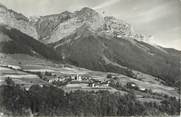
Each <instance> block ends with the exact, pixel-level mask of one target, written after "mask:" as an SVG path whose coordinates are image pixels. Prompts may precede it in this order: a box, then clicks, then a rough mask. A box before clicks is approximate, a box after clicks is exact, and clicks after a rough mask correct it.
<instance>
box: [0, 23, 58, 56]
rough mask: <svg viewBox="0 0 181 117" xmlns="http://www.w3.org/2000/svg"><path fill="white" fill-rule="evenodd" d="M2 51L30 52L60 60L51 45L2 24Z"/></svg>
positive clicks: (0, 31) (0, 32)
mask: <svg viewBox="0 0 181 117" xmlns="http://www.w3.org/2000/svg"><path fill="white" fill-rule="evenodd" d="M0 52H1V53H7V54H28V55H32V56H39V57H40V56H42V57H45V58H48V59H51V60H59V59H58V56H57V55H56V53H55V52H54V50H53V49H51V48H50V47H48V46H46V45H44V44H42V43H40V42H39V41H37V40H35V39H33V38H32V37H30V36H28V35H26V34H24V33H22V32H20V31H19V30H17V29H14V28H11V27H9V26H5V25H1V26H0Z"/></svg>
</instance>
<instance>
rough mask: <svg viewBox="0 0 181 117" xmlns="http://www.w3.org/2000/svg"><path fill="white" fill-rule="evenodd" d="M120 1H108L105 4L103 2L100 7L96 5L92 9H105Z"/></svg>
mask: <svg viewBox="0 0 181 117" xmlns="http://www.w3.org/2000/svg"><path fill="white" fill-rule="evenodd" d="M119 1H120V0H108V1H107V2H104V3H102V4H100V5H97V6H95V7H94V8H93V9H101V8H105V7H108V6H111V5H113V4H116V3H118V2H119Z"/></svg>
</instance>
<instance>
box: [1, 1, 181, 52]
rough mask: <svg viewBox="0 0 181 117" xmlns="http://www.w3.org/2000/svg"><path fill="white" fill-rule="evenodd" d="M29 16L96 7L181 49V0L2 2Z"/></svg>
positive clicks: (162, 43) (161, 43) (168, 44)
mask: <svg viewBox="0 0 181 117" xmlns="http://www.w3.org/2000/svg"><path fill="white" fill-rule="evenodd" d="M0 2H1V3H2V4H4V5H5V6H7V7H8V8H10V9H13V10H15V11H18V12H20V13H23V14H24V15H26V16H39V15H48V14H55V13H60V12H63V11H65V10H69V11H74V10H79V9H80V8H82V7H85V6H87V7H90V8H94V9H96V10H97V11H100V12H101V13H102V11H104V12H105V14H106V15H112V16H115V17H117V18H120V19H123V20H125V21H127V22H128V23H130V24H132V25H133V26H134V27H135V29H136V30H137V31H138V32H141V33H144V34H148V35H149V34H150V35H153V37H154V38H153V42H155V43H158V44H159V45H162V46H164V47H172V48H176V49H179V50H181V0H0Z"/></svg>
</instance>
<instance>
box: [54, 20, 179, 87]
mask: <svg viewBox="0 0 181 117" xmlns="http://www.w3.org/2000/svg"><path fill="white" fill-rule="evenodd" d="M50 46H52V47H54V49H55V51H56V52H57V54H59V55H61V56H62V59H63V60H64V61H66V62H68V63H70V64H73V65H76V66H79V67H84V68H88V69H91V70H98V71H105V72H118V73H123V74H124V73H125V70H126V69H127V68H130V69H134V70H138V71H141V72H143V73H147V74H151V75H153V76H156V77H160V78H161V79H164V80H167V81H168V82H170V84H173V83H174V82H175V80H178V79H179V78H180V77H181V73H180V64H179V62H180V56H175V55H173V54H171V53H170V52H168V51H167V50H166V49H164V48H162V47H159V46H153V45H150V44H147V43H145V42H141V41H137V40H136V39H131V38H124V37H111V36H107V35H106V34H100V32H97V31H94V29H91V27H90V26H89V25H88V24H85V25H83V26H82V27H80V28H78V29H76V31H75V33H73V34H71V35H69V36H67V37H65V38H63V39H61V40H60V41H58V42H55V43H52V44H50Z"/></svg>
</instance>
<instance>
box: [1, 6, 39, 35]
mask: <svg viewBox="0 0 181 117" xmlns="http://www.w3.org/2000/svg"><path fill="white" fill-rule="evenodd" d="M0 24H4V25H8V26H10V27H13V28H16V29H18V30H20V31H21V32H23V33H25V34H27V35H29V36H31V37H33V38H35V39H38V34H37V31H36V28H35V27H34V25H32V24H31V23H30V21H29V19H28V18H27V17H25V16H24V15H22V14H20V13H17V12H15V11H13V10H11V9H8V8H6V7H5V6H4V5H2V4H0Z"/></svg>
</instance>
